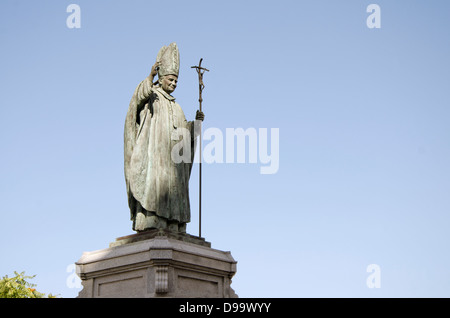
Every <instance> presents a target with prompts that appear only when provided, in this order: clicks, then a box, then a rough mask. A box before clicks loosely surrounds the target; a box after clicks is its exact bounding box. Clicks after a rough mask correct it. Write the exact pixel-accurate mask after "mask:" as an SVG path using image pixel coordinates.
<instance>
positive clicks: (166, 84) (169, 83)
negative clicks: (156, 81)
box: [161, 75, 178, 94]
mask: <svg viewBox="0 0 450 318" xmlns="http://www.w3.org/2000/svg"><path fill="white" fill-rule="evenodd" d="M177 82H178V77H177V76H175V75H166V76H164V77H163V79H162V83H161V86H162V89H163V90H164V91H165V92H166V93H169V94H172V93H173V91H174V90H175V88H177Z"/></svg>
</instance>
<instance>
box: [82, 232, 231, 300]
mask: <svg viewBox="0 0 450 318" xmlns="http://www.w3.org/2000/svg"><path fill="white" fill-rule="evenodd" d="M210 246H211V244H210V243H209V242H206V241H205V240H204V239H203V238H198V237H195V236H192V235H189V234H180V233H171V232H168V231H149V232H148V233H147V232H145V233H142V234H134V235H129V236H124V237H120V238H118V239H116V241H115V242H112V243H111V244H110V247H109V248H106V249H102V250H98V251H92V252H85V253H83V255H82V256H81V258H80V259H79V260H78V262H76V267H77V274H78V276H80V278H81V280H82V285H83V289H82V290H81V291H80V293H79V295H78V297H79V298H97V297H108V298H109V297H121V298H122V297H141V298H146V297H148V298H151V297H174V298H175V297H215V298H229V297H237V295H236V294H235V292H234V290H233V289H232V288H231V286H230V285H231V278H232V277H233V276H234V274H235V273H236V263H237V262H236V261H235V260H234V259H233V257H232V256H231V253H230V252H224V251H220V250H217V249H213V248H211V247H210Z"/></svg>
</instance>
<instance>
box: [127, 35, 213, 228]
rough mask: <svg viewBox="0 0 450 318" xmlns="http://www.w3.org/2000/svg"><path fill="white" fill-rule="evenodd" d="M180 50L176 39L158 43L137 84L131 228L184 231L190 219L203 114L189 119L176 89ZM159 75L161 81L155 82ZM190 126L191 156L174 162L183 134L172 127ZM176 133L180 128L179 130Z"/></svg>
mask: <svg viewBox="0 0 450 318" xmlns="http://www.w3.org/2000/svg"><path fill="white" fill-rule="evenodd" d="M179 67H180V56H179V51H178V47H177V45H176V44H175V43H171V44H170V45H169V46H167V47H166V46H164V47H162V48H161V49H160V51H159V53H158V55H157V58H156V63H155V64H154V65H153V67H152V70H151V72H150V75H149V76H148V77H147V78H146V79H144V80H143V81H142V82H141V83H140V84H139V85H138V86H137V88H136V90H135V92H134V94H133V97H132V98H131V101H130V105H129V108H128V112H127V116H126V120H125V131H124V159H125V181H126V187H127V195H128V205H129V208H130V214H131V220H132V221H133V230H134V231H137V232H143V231H146V230H151V229H168V230H170V231H173V232H181V233H185V232H186V223H188V222H189V221H190V218H191V214H190V203H189V178H190V174H191V170H192V162H193V156H194V153H195V139H196V137H197V132H198V130H197V129H195V127H194V126H196V123H201V122H202V121H203V120H204V118H205V116H204V114H203V112H202V111H201V109H200V110H198V111H197V113H196V116H195V121H189V122H188V121H187V120H186V117H185V115H184V113H183V110H182V109H181V107H180V105H179V104H178V103H177V102H175V98H174V97H173V96H172V93H173V92H174V91H175V88H176V87H177V81H178V74H179ZM156 75H158V81H157V82H155V83H154V82H153V81H154V78H155V76H156ZM177 129H188V130H189V131H190V136H191V140H190V145H191V156H192V158H191V160H190V162H180V163H175V162H174V161H173V160H172V157H171V152H172V149H173V147H174V145H175V144H177V143H178V142H179V140H178V139H177V140H174V138H173V136H174V131H175V130H177ZM175 135H176V134H175Z"/></svg>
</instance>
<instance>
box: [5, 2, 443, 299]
mask: <svg viewBox="0 0 450 318" xmlns="http://www.w3.org/2000/svg"><path fill="white" fill-rule="evenodd" d="M71 3H75V4H78V5H79V6H80V8H81V28H79V29H69V28H68V27H67V26H66V19H67V17H68V16H69V13H67V12H66V8H67V6H68V5H69V4H71ZM170 3H171V4H172V5H171V6H170V7H169V6H168V4H167V2H163V1H100V0H96V1H81V0H80V1H56V0H55V1H51V0H48V1H20V0H16V1H13V0H5V1H2V2H1V4H0V43H1V51H0V56H1V58H0V87H1V92H2V93H1V94H0V132H1V133H0V144H1V146H2V148H1V149H2V156H1V158H0V175H1V178H0V200H1V204H0V225H1V227H2V230H1V231H0V253H1V254H0V255H1V256H0V275H1V276H4V275H7V274H8V275H11V274H12V273H13V271H14V270H16V271H25V272H26V273H27V274H30V275H32V274H33V275H34V274H36V275H37V276H36V278H35V279H34V282H35V283H36V284H37V289H38V290H39V291H42V292H46V293H53V294H60V295H61V296H63V297H75V296H76V295H77V294H78V291H79V289H76V288H69V287H68V285H67V284H66V280H67V278H68V277H69V276H70V273H67V272H66V268H67V267H68V266H69V265H70V264H73V263H74V262H75V261H77V260H78V259H79V258H80V256H81V254H82V253H83V252H84V251H92V250H97V249H102V248H106V247H107V246H108V244H109V243H110V242H112V241H114V240H115V238H117V237H120V236H124V235H128V234H131V233H132V230H131V222H130V220H129V211H128V206H127V199H126V191H125V182H124V175H123V125H124V120H125V115H126V111H127V108H128V104H129V101H130V98H131V96H132V94H133V91H134V89H135V88H136V86H137V84H138V83H139V82H140V81H141V80H143V79H144V78H145V77H146V76H147V75H148V74H149V72H150V68H151V66H152V65H153V63H154V61H155V58H156V54H157V52H158V50H159V48H160V47H161V46H163V45H167V44H169V43H171V42H176V43H177V44H178V47H179V49H180V54H181V69H180V78H179V85H178V88H177V90H176V91H175V93H174V96H175V97H176V98H177V101H178V102H179V104H180V105H181V106H182V108H183V110H184V112H185V114H186V117H187V118H188V119H193V118H194V116H195V111H196V109H197V108H198V104H197V103H198V102H197V99H198V88H197V87H198V86H197V85H198V83H197V75H196V73H195V71H194V70H192V69H191V68H190V66H191V65H195V64H197V63H198V60H199V58H200V57H203V58H204V62H203V65H204V66H205V67H208V68H209V69H210V70H211V71H210V72H209V73H206V74H205V76H204V81H205V84H206V88H205V90H204V96H203V97H204V112H205V115H206V120H205V123H204V128H205V129H207V128H219V129H221V130H222V131H223V132H224V134H225V129H226V128H238V127H241V128H244V129H247V128H250V127H253V128H255V129H259V128H268V129H269V130H270V128H278V129H279V135H280V137H279V159H280V162H279V170H278V172H277V173H276V174H272V175H262V174H260V173H259V171H260V170H259V169H260V166H261V163H260V162H258V163H256V164H255V163H248V162H247V163H241V164H238V163H234V164H226V163H223V164H217V163H213V164H203V194H202V195H203V201H202V211H203V223H202V235H203V236H204V237H205V238H206V240H207V241H210V242H211V243H212V247H213V248H217V249H221V250H226V251H231V253H232V255H233V256H234V258H235V259H236V260H237V261H238V265H237V269H238V271H237V274H236V275H235V277H234V279H233V283H232V287H233V288H234V289H235V291H236V293H237V294H239V296H241V297H450V287H449V286H450V270H449V268H450V257H449V255H448V250H449V247H448V244H449V241H450V240H449V239H450V234H449V230H448V229H449V225H450V213H449V212H450V196H449V195H448V194H449V189H450V166H449V164H448V163H449V162H450V161H449V160H450V130H449V127H450V125H449V124H450V110H449V107H450V96H449V94H450V93H449V90H448V88H449V87H450V77H449V76H450V75H449V74H450V62H449V56H450V42H449V41H450V40H449V33H450V22H449V19H448V16H449V14H450V4H449V3H448V2H446V1H424V0H420V1H395V2H394V1H356V0H354V1H331V0H329V1H287V0H280V1H234V0H233V1H171V2H170ZM371 3H376V4H378V5H379V6H380V8H381V28H380V29H369V28H368V27H367V25H366V19H367V17H368V16H369V13H367V12H366V8H367V6H368V5H369V4H371ZM205 143H206V142H205ZM197 175H198V166H197V165H196V166H194V169H193V175H192V178H191V183H190V191H191V206H192V222H191V223H190V224H189V225H188V229H187V231H188V233H191V234H193V235H197V234H198V217H197V211H198V199H197V197H198V177H197ZM370 264H377V265H379V266H380V269H381V272H380V277H381V288H373V289H371V288H368V287H367V285H366V279H367V277H368V276H369V273H367V272H366V268H367V266H368V265H370Z"/></svg>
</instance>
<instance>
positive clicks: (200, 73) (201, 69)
mask: <svg viewBox="0 0 450 318" xmlns="http://www.w3.org/2000/svg"><path fill="white" fill-rule="evenodd" d="M202 61H203V58H201V59H200V62H198V66H191V68H195V69H196V70H197V73H198V103H199V111H200V113H202V114H203V112H202V102H203V98H202V91H203V89H204V88H205V84H203V74H204V73H205V71H206V72H209V70H208V69H206V68H204V67H202ZM199 139H200V149H199V155H200V161H199V168H198V169H199V179H198V187H199V189H198V236H199V237H202V126H201V124H200V138H199Z"/></svg>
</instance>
